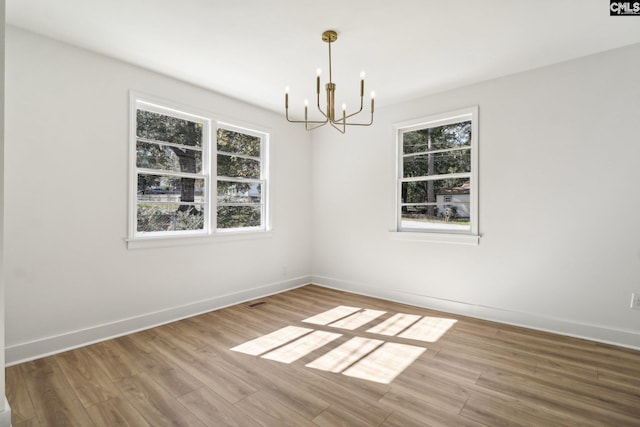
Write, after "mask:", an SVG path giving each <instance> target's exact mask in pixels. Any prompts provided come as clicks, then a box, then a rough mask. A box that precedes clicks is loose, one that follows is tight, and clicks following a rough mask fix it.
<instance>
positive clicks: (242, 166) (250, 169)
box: [218, 154, 260, 179]
mask: <svg viewBox="0 0 640 427" xmlns="http://www.w3.org/2000/svg"><path fill="white" fill-rule="evenodd" d="M218 176H228V177H230V178H253V179H259V178H260V161H258V160H254V159H245V158H243V157H236V156H227V155H225V154H218Z"/></svg>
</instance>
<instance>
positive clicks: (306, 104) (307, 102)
mask: <svg viewBox="0 0 640 427" xmlns="http://www.w3.org/2000/svg"><path fill="white" fill-rule="evenodd" d="M308 106H309V100H308V99H305V100H304V107H305V108H307V107H308Z"/></svg>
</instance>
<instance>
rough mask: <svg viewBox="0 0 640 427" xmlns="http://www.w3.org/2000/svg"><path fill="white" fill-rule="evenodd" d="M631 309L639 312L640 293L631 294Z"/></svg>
mask: <svg viewBox="0 0 640 427" xmlns="http://www.w3.org/2000/svg"><path fill="white" fill-rule="evenodd" d="M631 308H634V309H636V310H640V292H635V293H633V294H631Z"/></svg>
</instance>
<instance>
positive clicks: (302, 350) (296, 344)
mask: <svg viewBox="0 0 640 427" xmlns="http://www.w3.org/2000/svg"><path fill="white" fill-rule="evenodd" d="M341 336H342V334H336V333H333V332H326V331H315V332H312V333H310V334H309V335H305V336H303V337H302V338H300V339H298V340H295V341H293V342H291V343H289V344H287V345H285V346H282V347H280V348H278V349H276V350H273V351H272V352H270V353H267V354H265V355H264V356H262V357H264V358H265V359H269V360H275V361H276V362H282V363H292V362H295V361H296V360H298V359H300V358H302V357H304V356H306V355H307V354H309V353H311V352H312V351H314V350H316V349H318V348H320V347H322V346H324V345H326V344H328V343H330V342H331V341H333V340H335V339H337V338H340V337H341Z"/></svg>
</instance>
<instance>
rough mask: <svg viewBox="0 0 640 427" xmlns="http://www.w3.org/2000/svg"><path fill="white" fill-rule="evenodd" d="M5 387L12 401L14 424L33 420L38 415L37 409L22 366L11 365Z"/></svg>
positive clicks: (7, 372)
mask: <svg viewBox="0 0 640 427" xmlns="http://www.w3.org/2000/svg"><path fill="white" fill-rule="evenodd" d="M5 388H6V396H7V400H8V401H9V402H11V403H12V405H11V406H12V407H11V422H12V424H13V425H14V426H15V425H18V424H20V423H23V422H24V423H26V422H27V421H29V420H33V419H34V418H35V417H36V410H35V409H34V407H33V403H32V402H31V396H29V390H28V389H27V387H26V379H25V378H24V376H23V372H22V369H21V368H20V366H11V367H9V368H7V369H6V370H5Z"/></svg>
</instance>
